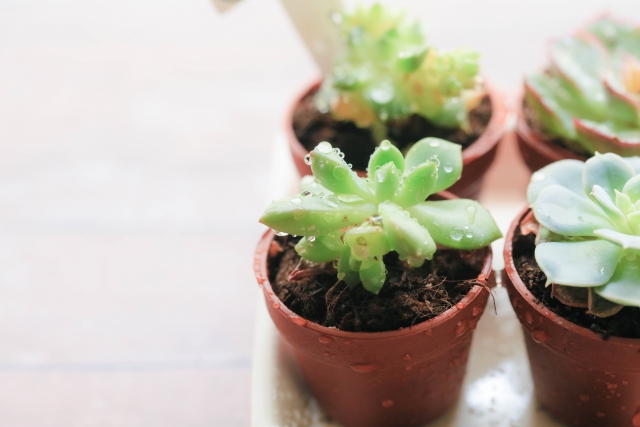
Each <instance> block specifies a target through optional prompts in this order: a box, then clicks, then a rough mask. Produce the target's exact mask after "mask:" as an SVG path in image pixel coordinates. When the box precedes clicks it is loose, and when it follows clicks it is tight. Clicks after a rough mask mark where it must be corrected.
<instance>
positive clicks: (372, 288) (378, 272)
mask: <svg viewBox="0 0 640 427" xmlns="http://www.w3.org/2000/svg"><path fill="white" fill-rule="evenodd" d="M359 274H360V280H361V281H362V286H363V287H364V288H365V289H366V290H368V291H369V292H371V293H372V294H377V293H378V292H380V289H381V288H382V286H383V285H384V281H385V279H386V278H387V270H386V268H385V266H384V262H383V261H382V258H380V259H373V258H369V259H367V260H366V261H363V263H362V266H361V267H360V273H359Z"/></svg>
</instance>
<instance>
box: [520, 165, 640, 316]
mask: <svg viewBox="0 0 640 427" xmlns="http://www.w3.org/2000/svg"><path fill="white" fill-rule="evenodd" d="M639 172H640V158H638V157H632V158H622V157H620V156H618V155H617V154H613V153H606V154H599V153H596V154H595V156H594V157H591V158H590V159H589V160H587V161H586V162H581V161H578V160H561V161H559V162H555V163H552V164H550V165H548V166H546V167H544V168H542V169H540V170H539V171H538V172H536V173H534V174H533V175H532V177H531V182H530V184H529V188H528V189H527V198H528V200H529V203H530V204H531V209H532V211H533V214H534V216H535V220H536V221H537V222H538V223H539V224H540V227H539V229H538V232H537V238H536V249H535V258H536V261H537V262H538V265H539V266H540V268H541V269H542V271H543V272H544V273H545V275H546V276H547V284H548V285H549V284H554V286H555V287H556V288H554V289H553V294H554V296H556V297H557V298H558V299H560V300H561V301H562V302H564V303H565V304H567V305H571V306H578V307H587V308H589V310H590V312H591V313H593V314H596V315H598V316H600V317H607V316H610V315H613V314H615V313H617V312H618V311H619V310H620V309H621V308H622V307H623V306H636V307H640V257H639V255H640V174H639Z"/></svg>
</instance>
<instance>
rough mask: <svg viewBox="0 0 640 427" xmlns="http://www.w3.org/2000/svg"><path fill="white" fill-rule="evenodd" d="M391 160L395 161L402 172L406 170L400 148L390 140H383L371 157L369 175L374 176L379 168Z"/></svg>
mask: <svg viewBox="0 0 640 427" xmlns="http://www.w3.org/2000/svg"><path fill="white" fill-rule="evenodd" d="M389 162H393V164H395V165H396V168H397V169H398V171H399V172H400V174H402V172H404V156H403V155H402V153H401V152H400V150H398V148H397V147H396V146H395V145H393V144H391V143H390V142H389V141H386V140H385V141H382V142H381V143H380V145H379V146H378V148H376V149H375V151H374V152H373V154H372V155H371V157H370V158H369V167H368V168H367V170H368V171H369V177H373V175H374V173H375V171H376V169H377V168H380V167H382V166H384V165H386V164H387V163H389Z"/></svg>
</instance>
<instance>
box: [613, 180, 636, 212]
mask: <svg viewBox="0 0 640 427" xmlns="http://www.w3.org/2000/svg"><path fill="white" fill-rule="evenodd" d="M625 187H626V184H625ZM616 206H617V207H618V208H619V209H620V210H621V211H622V213H623V214H625V215H626V214H628V213H630V211H631V210H632V209H633V202H632V201H631V198H630V197H629V196H628V195H626V194H625V193H621V192H619V191H618V190H616Z"/></svg>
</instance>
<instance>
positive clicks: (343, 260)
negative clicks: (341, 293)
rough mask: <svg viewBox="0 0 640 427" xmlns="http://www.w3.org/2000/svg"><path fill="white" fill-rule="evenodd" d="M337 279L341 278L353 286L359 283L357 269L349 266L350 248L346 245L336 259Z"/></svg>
mask: <svg viewBox="0 0 640 427" xmlns="http://www.w3.org/2000/svg"><path fill="white" fill-rule="evenodd" d="M337 269H338V280H342V281H343V282H345V283H346V284H347V286H349V287H350V288H353V287H354V286H355V285H357V284H358V283H360V275H359V274H358V271H356V270H354V269H352V268H351V249H349V247H348V246H347V247H346V248H345V250H344V252H343V253H342V256H341V257H340V259H339V260H338V268H337Z"/></svg>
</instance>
